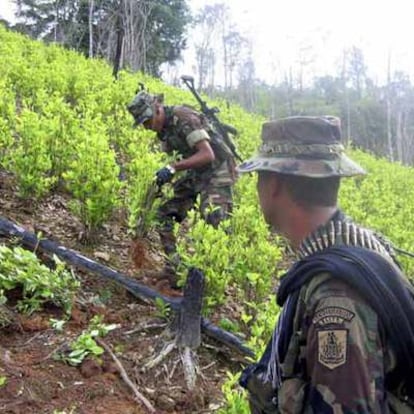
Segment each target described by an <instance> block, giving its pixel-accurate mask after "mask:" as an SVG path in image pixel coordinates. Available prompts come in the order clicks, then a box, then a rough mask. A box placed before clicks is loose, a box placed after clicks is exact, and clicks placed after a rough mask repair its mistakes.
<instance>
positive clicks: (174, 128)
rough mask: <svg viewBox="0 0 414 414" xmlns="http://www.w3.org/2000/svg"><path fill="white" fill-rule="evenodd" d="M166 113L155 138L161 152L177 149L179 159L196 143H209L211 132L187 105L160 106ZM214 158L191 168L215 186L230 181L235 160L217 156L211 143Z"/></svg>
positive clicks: (233, 172)
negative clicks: (158, 141)
mask: <svg viewBox="0 0 414 414" xmlns="http://www.w3.org/2000/svg"><path fill="white" fill-rule="evenodd" d="M164 108H165V112H166V124H165V126H164V129H163V131H162V132H161V133H159V134H158V138H159V139H160V140H161V143H162V144H161V147H162V150H163V151H164V152H167V153H168V154H172V153H174V152H177V153H178V154H179V155H180V156H181V157H183V158H189V157H191V156H192V155H193V154H195V153H196V148H195V146H196V144H197V143H198V142H200V141H203V140H207V141H209V142H210V144H211V145H212V142H211V135H212V133H214V132H213V131H212V130H211V129H210V126H209V124H208V123H207V122H206V120H205V119H204V117H203V116H202V115H201V114H199V113H198V112H196V111H194V110H192V109H191V108H189V107H187V106H173V107H168V106H166V107H164ZM212 148H213V151H214V153H215V155H216V159H215V160H214V161H213V162H212V163H211V164H209V165H207V166H205V167H202V168H199V169H197V170H194V173H195V174H196V176H198V177H199V178H200V179H208V180H210V179H213V180H215V181H216V182H217V185H218V186H227V185H232V184H234V181H235V163H234V159H233V158H229V159H227V160H225V161H223V159H221V158H220V157H218V155H217V153H216V150H215V148H214V145H212Z"/></svg>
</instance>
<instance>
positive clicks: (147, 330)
mask: <svg viewBox="0 0 414 414" xmlns="http://www.w3.org/2000/svg"><path fill="white" fill-rule="evenodd" d="M0 185H1V187H0V214H1V215H2V216H3V217H5V218H7V219H9V220H12V221H14V222H15V223H17V224H19V225H21V226H22V227H24V228H25V229H26V230H28V231H32V232H34V233H36V234H39V233H41V234H42V237H44V238H49V239H51V240H54V241H55V242H57V243H59V244H60V245H63V246H66V247H68V248H70V249H73V250H75V251H78V252H80V253H82V254H83V255H85V256H87V257H90V258H91V259H93V260H96V261H97V262H100V263H102V264H104V265H106V266H109V267H111V268H113V269H116V270H117V271H118V272H120V273H123V274H125V275H127V276H130V277H133V278H136V279H137V280H139V281H140V282H142V283H145V284H147V285H150V286H151V287H154V288H157V289H160V290H161V291H162V293H163V294H166V295H169V294H170V295H172V294H173V293H175V294H176V295H177V292H175V291H173V292H171V291H170V290H169V289H168V287H167V286H166V285H165V283H164V282H163V281H162V280H160V279H157V277H156V275H157V274H158V273H159V272H160V269H161V268H162V266H163V259H162V256H160V255H159V254H158V253H157V246H156V243H155V242H154V240H151V239H148V240H143V241H136V242H135V243H134V244H133V243H132V242H131V239H130V236H129V235H128V233H127V229H126V228H125V227H124V226H123V225H122V224H121V223H122V220H119V218H118V220H117V219H116V218H114V219H113V221H111V223H109V224H107V225H105V226H104V228H103V229H102V230H101V231H100V232H99V234H97V235H96V239H95V243H94V244H93V245H89V246H88V245H84V244H82V243H81V240H82V234H83V228H82V225H81V223H80V222H79V220H78V219H77V218H76V217H74V216H73V215H72V214H71V212H70V209H69V207H68V206H69V200H68V199H67V198H66V197H65V196H64V195H62V194H54V195H52V196H50V197H48V198H47V199H46V200H44V201H42V202H41V203H34V202H33V201H30V202H28V201H22V200H19V199H18V197H17V196H16V193H17V192H16V188H15V186H14V183H13V179H12V177H10V176H8V175H7V174H5V173H2V174H1V176H0ZM0 242H3V243H9V240H6V239H3V240H0ZM133 252H134V254H133ZM45 259H46V260H47V258H46V257H45ZM76 274H77V276H78V277H79V279H80V281H81V285H82V288H81V293H80V294H79V297H78V298H77V301H76V306H75V307H74V309H73V311H72V315H71V319H70V320H69V321H68V322H67V323H66V325H65V326H64V329H63V330H62V331H57V330H55V329H52V328H51V327H50V319H51V318H54V319H59V317H60V316H61V315H60V310H58V309H54V308H53V307H52V308H50V309H45V310H43V311H42V312H39V313H36V314H33V315H31V316H30V317H27V316H26V317H23V316H21V315H19V314H17V313H15V312H14V311H13V309H8V311H11V313H12V318H13V323H12V324H10V325H9V326H8V327H7V328H4V329H2V330H1V333H0V381H1V380H2V378H3V379H4V380H3V381H4V384H3V385H0V412H1V413H16V414H17V413H25V414H30V413H36V414H39V413H45V414H46V413H50V414H58V413H60V414H63V413H67V414H69V413H73V414H75V413H76V414H93V413H108V414H118V413H119V414H135V413H138V414H139V413H146V412H148V411H147V410H146V409H145V408H144V407H143V405H142V404H140V403H139V402H138V401H137V400H136V399H135V397H134V393H133V391H132V390H131V388H130V387H129V386H128V385H127V382H126V381H125V379H124V378H123V377H122V372H121V370H120V368H119V366H118V365H117V363H116V361H115V360H114V358H113V357H112V356H111V355H110V354H109V352H104V353H103V355H102V356H101V357H99V358H97V359H86V360H85V361H84V362H83V363H82V365H81V366H70V365H68V364H67V363H65V362H63V361H61V360H59V359H56V355H59V354H60V353H63V352H64V351H65V350H66V349H68V346H69V344H70V343H71V341H73V340H74V339H75V338H76V337H77V336H79V334H81V333H82V331H83V330H84V329H86V327H87V326H88V323H89V321H90V320H91V318H92V317H93V316H95V315H102V317H103V322H104V323H108V324H109V323H110V324H117V326H118V327H117V328H116V329H115V330H113V331H111V332H110V333H109V334H108V335H107V336H105V337H104V338H103V341H104V344H105V345H106V346H108V347H109V349H110V350H111V351H112V353H113V354H114V355H115V357H116V358H117V359H118V361H119V362H120V363H121V365H122V367H123V369H124V370H125V374H126V375H127V377H128V378H129V379H130V380H131V382H132V383H133V384H134V385H135V386H136V388H137V389H138V390H139V391H140V392H141V393H142V394H143V395H144V396H145V397H146V398H147V399H148V400H149V402H150V403H151V404H152V405H153V406H154V407H155V409H156V413H159V414H162V413H212V412H215V411H216V410H217V407H218V406H219V405H220V403H221V400H222V394H221V385H222V382H223V381H224V379H225V377H226V375H225V372H226V371H228V370H231V371H234V372H235V371H237V370H239V369H240V364H239V362H238V358H239V356H237V355H234V360H233V359H232V358H233V356H232V354H231V351H229V350H228V349H226V348H225V347H223V346H222V345H220V344H217V343H212V341H211V340H209V339H208V338H203V344H202V345H201V346H200V348H199V349H198V350H197V356H198V364H199V367H200V375H198V378H197V387H196V392H189V391H188V389H187V387H186V384H185V378H184V373H183V370H182V365H181V360H180V355H179V354H178V352H177V351H173V352H172V353H171V354H170V355H169V356H168V358H166V359H165V361H163V363H162V364H160V365H158V366H156V367H154V368H152V369H145V364H146V362H147V361H148V360H150V359H151V358H152V357H154V356H155V355H157V354H158V353H159V352H160V351H161V349H162V348H163V346H164V345H165V344H166V343H167V342H168V340H169V338H168V337H167V336H166V333H167V332H168V330H166V327H167V326H168V324H167V320H166V319H165V318H164V316H165V315H161V314H160V310H159V309H157V307H156V306H155V305H154V304H152V303H149V302H148V303H147V302H142V301H140V300H138V299H137V298H135V297H133V296H132V295H131V294H130V293H128V292H127V291H126V290H125V289H124V288H123V287H121V286H119V285H117V284H115V283H114V282H111V281H108V280H106V279H103V278H100V277H99V276H96V275H93V274H89V273H84V272H79V271H76ZM15 294H16V295H18V292H16V293H15ZM10 303H11V302H10ZM10 303H9V304H10ZM0 384H1V382H0Z"/></svg>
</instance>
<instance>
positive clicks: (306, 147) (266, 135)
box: [238, 116, 366, 178]
mask: <svg viewBox="0 0 414 414" xmlns="http://www.w3.org/2000/svg"><path fill="white" fill-rule="evenodd" d="M340 140H341V127H340V120H339V118H337V117H334V116H319V117H313V116H295V117H289V118H284V119H280V120H277V121H270V122H266V123H264V124H263V126H262V145H261V146H260V148H259V153H258V154H257V155H256V156H255V157H253V158H251V159H249V160H247V161H245V162H244V163H242V164H241V165H239V167H238V171H239V172H241V173H246V172H251V171H260V170H262V171H275V172H278V173H282V174H291V175H300V176H305V177H314V178H322V177H334V176H338V177H351V176H354V175H364V174H366V172H365V171H364V169H363V168H362V167H360V166H359V165H358V164H357V163H355V162H354V161H352V160H351V159H350V158H349V157H347V156H346V155H345V148H344V146H343V145H342V144H341V142H340Z"/></svg>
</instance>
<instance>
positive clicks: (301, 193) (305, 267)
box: [238, 117, 414, 414]
mask: <svg viewBox="0 0 414 414" xmlns="http://www.w3.org/2000/svg"><path fill="white" fill-rule="evenodd" d="M262 140H263V143H262V146H261V147H260V150H259V154H258V155H257V156H256V157H254V158H252V159H250V160H248V161H246V162H245V163H243V164H241V165H240V166H239V168H238V169H239V171H240V172H251V171H257V172H258V194H259V200H260V205H261V208H262V211H263V215H264V218H265V220H266V221H267V223H268V224H269V225H271V226H272V228H273V229H274V230H275V231H277V232H278V233H280V234H281V235H283V236H285V237H286V238H287V240H288V241H289V242H290V244H291V246H292V247H293V248H294V249H295V250H296V251H297V255H298V261H297V262H296V263H295V264H294V265H293V266H292V268H291V269H290V270H289V271H288V272H287V274H286V275H285V276H284V277H283V278H282V279H281V283H280V286H279V289H278V292H277V301H278V304H279V305H280V306H282V305H283V308H282V311H281V314H280V317H279V320H278V323H277V326H276V329H275V331H274V333H273V337H272V340H271V341H270V342H269V344H268V346H267V349H266V351H265V353H264V355H263V356H262V358H261V359H260V360H259V362H258V363H256V364H252V365H250V366H248V367H247V368H246V369H245V370H244V372H243V374H242V376H241V380H240V383H241V385H242V386H243V387H245V388H247V390H248V391H249V401H250V407H251V412H252V413H254V414H264V413H292V414H296V413H297V414H299V413H304V414H321V413H323V414H324V413H329V414H331V413H332V414H333V413H335V414H345V413H347V414H348V413H349V414H350V413H413V412H414V409H413V408H412V407H413V406H412V405H411V404H412V401H410V400H409V396H408V394H407V390H406V385H404V387H403V386H402V384H403V381H407V379H406V378H411V377H412V374H409V372H410V370H411V372H412V369H413V363H414V361H413V360H414V358H413V356H412V353H413V352H414V339H413V338H414V323H413V318H414V305H413V296H412V294H413V290H412V287H411V285H410V284H409V282H408V280H407V279H406V278H405V276H404V275H402V273H401V271H400V269H399V267H398V265H397V264H396V261H395V258H394V255H393V251H392V248H391V247H390V245H389V243H386V242H384V239H383V238H382V237H380V236H378V235H377V234H376V233H374V232H373V231H371V230H369V229H366V228H363V227H360V226H358V225H356V224H355V223H353V222H352V220H351V219H350V218H348V217H346V216H345V215H344V214H343V213H342V212H341V211H340V210H339V209H338V207H337V193H338V189H339V182H340V178H341V177H347V176H354V175H362V174H364V171H363V169H362V168H361V167H360V166H358V165H357V164H356V163H355V162H353V161H352V160H351V159H349V158H348V157H347V156H346V155H345V154H344V148H343V146H342V145H341V143H340V121H339V119H338V118H336V117H291V118H285V119H281V120H278V121H271V122H267V123H265V124H264V125H263V129H262ZM361 263H362V265H361ZM391 303H396V304H397V305H396V306H395V307H393V305H391ZM400 304H401V309H399V306H400ZM385 306H386V307H387V308H386V307H385ZM390 306H391V307H390ZM404 347H405V348H406V349H404ZM403 377H404V378H405V379H403ZM410 381H411V383H412V382H413V381H412V380H410ZM411 385H412V384H411Z"/></svg>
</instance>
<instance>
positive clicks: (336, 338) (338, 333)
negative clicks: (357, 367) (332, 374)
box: [318, 329, 348, 369]
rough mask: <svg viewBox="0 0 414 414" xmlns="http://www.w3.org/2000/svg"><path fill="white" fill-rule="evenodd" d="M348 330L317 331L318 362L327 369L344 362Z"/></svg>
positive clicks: (336, 366)
mask: <svg viewBox="0 0 414 414" xmlns="http://www.w3.org/2000/svg"><path fill="white" fill-rule="evenodd" d="M347 350H348V331H347V330H346V329H333V330H326V331H325V330H321V331H318V362H319V363H320V364H322V365H324V366H325V367H327V368H329V369H335V368H338V367H339V366H341V365H343V364H345V363H346V360H347Z"/></svg>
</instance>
